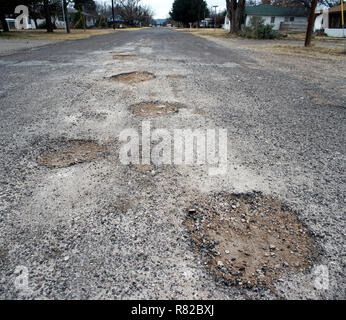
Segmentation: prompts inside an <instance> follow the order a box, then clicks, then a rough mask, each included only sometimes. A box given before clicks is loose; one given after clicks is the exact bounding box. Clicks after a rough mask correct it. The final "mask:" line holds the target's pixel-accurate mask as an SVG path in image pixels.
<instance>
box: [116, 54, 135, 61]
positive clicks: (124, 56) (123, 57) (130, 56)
mask: <svg viewBox="0 0 346 320" xmlns="http://www.w3.org/2000/svg"><path fill="white" fill-rule="evenodd" d="M135 58H136V55H135V54H116V55H114V56H113V59H114V60H133V59H135Z"/></svg>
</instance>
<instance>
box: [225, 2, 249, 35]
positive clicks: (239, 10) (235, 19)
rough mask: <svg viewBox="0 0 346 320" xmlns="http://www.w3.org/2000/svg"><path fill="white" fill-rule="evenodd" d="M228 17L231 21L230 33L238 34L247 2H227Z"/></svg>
mask: <svg viewBox="0 0 346 320" xmlns="http://www.w3.org/2000/svg"><path fill="white" fill-rule="evenodd" d="M226 6H227V15H228V18H229V19H230V25H231V28H230V33H238V32H239V31H240V29H241V23H242V20H243V15H244V9H245V0H226Z"/></svg>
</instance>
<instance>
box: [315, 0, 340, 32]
mask: <svg viewBox="0 0 346 320" xmlns="http://www.w3.org/2000/svg"><path fill="white" fill-rule="evenodd" d="M345 6H346V3H344V17H345V19H346V8H345ZM315 14H316V18H315V25H314V31H317V30H321V31H323V32H324V33H326V34H327V35H328V36H330V37H345V36H346V30H343V29H342V25H341V4H340V5H338V6H335V7H333V8H330V9H328V10H318V11H316V12H315Z"/></svg>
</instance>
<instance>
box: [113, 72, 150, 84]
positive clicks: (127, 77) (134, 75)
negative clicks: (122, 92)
mask: <svg viewBox="0 0 346 320" xmlns="http://www.w3.org/2000/svg"><path fill="white" fill-rule="evenodd" d="M154 78H155V75H154V74H153V73H150V72H146V71H143V72H138V71H135V72H128V73H120V74H116V75H114V76H111V77H110V79H111V80H113V81H118V82H125V83H139V82H143V81H148V80H152V79H154Z"/></svg>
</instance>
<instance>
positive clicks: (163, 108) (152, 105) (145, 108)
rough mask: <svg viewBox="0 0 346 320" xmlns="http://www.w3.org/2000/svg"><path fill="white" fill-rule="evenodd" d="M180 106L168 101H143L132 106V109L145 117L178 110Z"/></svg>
mask: <svg viewBox="0 0 346 320" xmlns="http://www.w3.org/2000/svg"><path fill="white" fill-rule="evenodd" d="M178 108H179V106H178V105H177V104H173V103H168V102H160V101H155V102H150V101H148V102H141V103H137V104H134V105H132V106H130V110H131V111H132V112H133V113H135V114H138V115H141V116H143V117H153V116H160V115H164V114H169V113H174V112H178Z"/></svg>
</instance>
